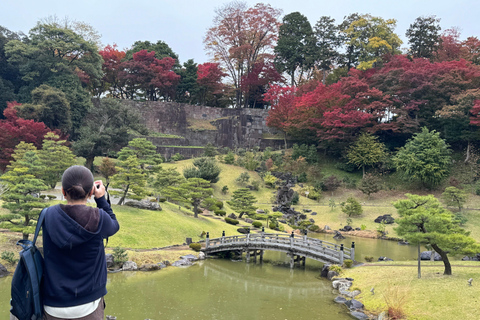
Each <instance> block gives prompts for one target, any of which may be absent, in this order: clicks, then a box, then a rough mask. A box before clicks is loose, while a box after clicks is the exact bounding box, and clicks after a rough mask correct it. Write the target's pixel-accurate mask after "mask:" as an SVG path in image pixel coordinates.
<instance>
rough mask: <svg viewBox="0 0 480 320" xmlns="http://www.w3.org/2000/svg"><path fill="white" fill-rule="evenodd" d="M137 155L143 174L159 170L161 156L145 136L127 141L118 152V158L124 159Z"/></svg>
mask: <svg viewBox="0 0 480 320" xmlns="http://www.w3.org/2000/svg"><path fill="white" fill-rule="evenodd" d="M131 155H134V156H136V157H137V159H138V162H139V165H140V168H141V169H142V172H143V173H145V174H147V175H148V174H151V173H154V172H157V171H158V170H160V164H161V163H162V157H161V156H160V154H158V153H157V147H155V145H154V144H153V143H152V142H151V141H148V140H147V139H145V138H135V139H133V140H131V141H129V142H128V146H127V147H125V148H122V150H120V152H119V153H118V160H121V161H122V160H126V159H127V158H128V157H129V156H131Z"/></svg>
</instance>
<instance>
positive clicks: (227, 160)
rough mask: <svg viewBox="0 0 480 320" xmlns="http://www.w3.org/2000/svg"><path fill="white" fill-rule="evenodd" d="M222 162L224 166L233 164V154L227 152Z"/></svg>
mask: <svg viewBox="0 0 480 320" xmlns="http://www.w3.org/2000/svg"><path fill="white" fill-rule="evenodd" d="M223 161H225V163H226V164H234V163H235V154H234V153H233V152H231V151H229V152H228V153H227V154H226V155H225V157H224V158H223Z"/></svg>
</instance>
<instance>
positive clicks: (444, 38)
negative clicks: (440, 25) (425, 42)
mask: <svg viewBox="0 0 480 320" xmlns="http://www.w3.org/2000/svg"><path fill="white" fill-rule="evenodd" d="M461 55H462V42H461V41H460V31H459V30H458V28H451V29H447V30H445V31H444V32H443V33H442V35H441V37H440V44H439V46H438V48H437V52H436V54H435V60H436V61H453V60H460V57H461Z"/></svg>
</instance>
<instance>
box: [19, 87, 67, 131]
mask: <svg viewBox="0 0 480 320" xmlns="http://www.w3.org/2000/svg"><path fill="white" fill-rule="evenodd" d="M17 109H18V110H19V112H18V116H19V117H21V118H24V119H34V120H35V121H38V122H43V123H45V125H46V126H47V127H49V128H50V129H59V130H61V131H62V132H63V133H68V132H69V131H70V129H71V128H72V116H71V112H70V103H69V102H68V100H67V97H66V96H65V94H64V93H63V92H62V91H61V90H59V89H56V88H53V87H50V86H48V85H46V84H42V85H41V86H39V87H38V88H35V89H34V90H33V91H32V103H25V104H23V105H20V106H18V107H17Z"/></svg>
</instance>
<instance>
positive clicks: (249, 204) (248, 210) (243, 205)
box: [227, 188, 257, 218]
mask: <svg viewBox="0 0 480 320" xmlns="http://www.w3.org/2000/svg"><path fill="white" fill-rule="evenodd" d="M256 202H257V198H255V196H254V195H252V194H251V192H250V189H248V188H241V189H238V190H235V191H234V192H233V195H232V200H230V201H227V203H228V204H229V205H230V207H232V209H233V210H235V211H236V212H238V213H239V216H238V217H239V218H242V216H243V215H244V214H255V210H256V209H257V207H255V206H254V205H253V204H254V203H256Z"/></svg>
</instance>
